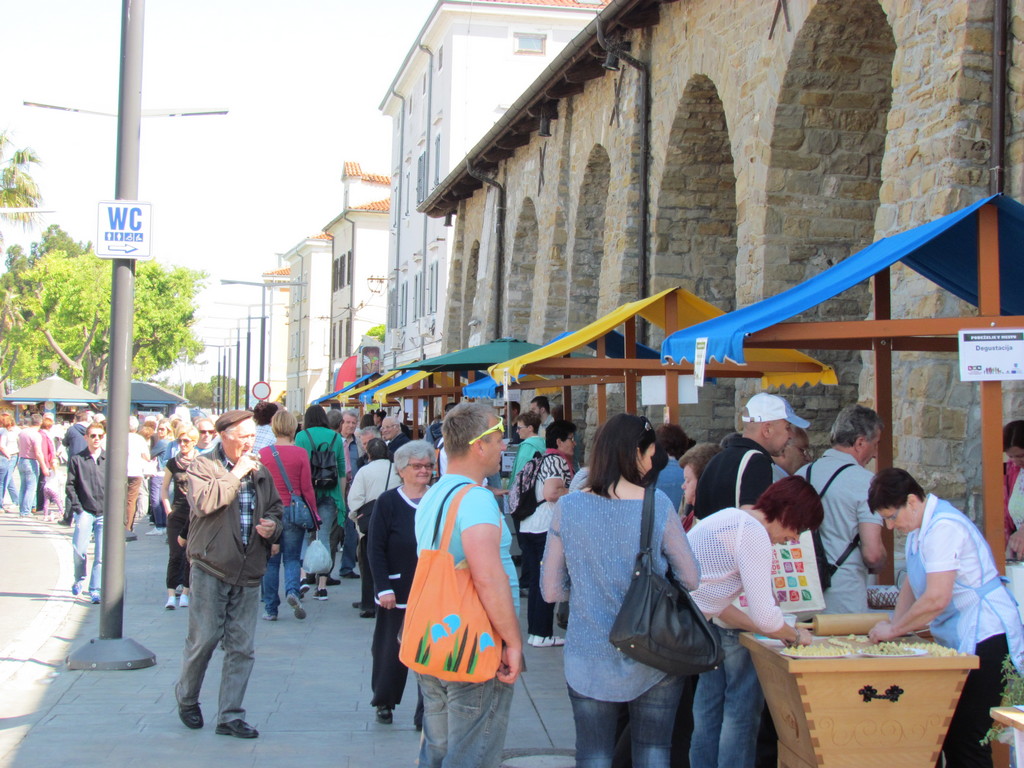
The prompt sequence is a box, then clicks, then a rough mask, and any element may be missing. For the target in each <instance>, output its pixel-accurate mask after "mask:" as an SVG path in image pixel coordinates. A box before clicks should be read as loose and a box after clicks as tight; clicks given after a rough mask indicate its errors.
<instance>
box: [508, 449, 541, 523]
mask: <svg viewBox="0 0 1024 768" xmlns="http://www.w3.org/2000/svg"><path fill="white" fill-rule="evenodd" d="M543 463H544V455H543V454H542V453H541V452H540V451H538V452H537V453H535V454H534V455H533V458H532V459H530V460H529V461H528V462H526V464H524V465H523V468H522V469H521V470H519V474H517V475H516V476H515V478H514V479H513V480H512V486H511V487H510V488H509V490H508V512H509V514H510V515H512V519H513V520H515V521H517V522H522V521H523V520H525V519H526V518H528V517H529V516H530V515H532V514H533V513H534V512H536V511H537V505H538V504H539V502H538V501H537V491H536V487H537V474H538V473H539V472H540V465H541V464H543Z"/></svg>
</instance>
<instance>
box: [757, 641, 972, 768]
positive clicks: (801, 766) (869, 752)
mask: <svg viewBox="0 0 1024 768" xmlns="http://www.w3.org/2000/svg"><path fill="white" fill-rule="evenodd" d="M740 642H741V643H743V645H744V646H746V648H747V649H748V650H749V651H750V655H751V658H752V659H753V662H754V667H755V668H756V670H757V676H758V679H759V680H760V682H761V688H762V689H763V690H764V695H765V699H766V700H767V702H768V708H769V710H770V711H771V713H772V719H773V720H774V721H775V729H776V730H777V731H778V735H779V766H780V768H811V767H812V766H824V768H833V766H851V767H852V766H856V768H865V766H880V767H881V766H884V767H885V768H889V766H894V765H898V766H900V767H901V768H913V767H914V766H920V767H921V768H932V767H933V766H934V765H935V761H936V760H937V759H938V757H939V751H940V750H941V748H942V741H943V739H944V738H945V736H946V730H947V728H948V727H949V722H950V719H951V718H952V716H953V710H954V709H955V708H956V704H957V701H959V699H960V691H961V690H962V689H963V686H964V681H965V680H966V678H967V673H968V672H969V671H970V670H972V669H977V667H978V657H977V656H941V657H940V656H931V655H927V654H926V655H922V656H915V657H910V658H906V657H899V658H869V657H864V656H847V657H844V658H833V659H828V658H802V659H801V658H789V657H787V656H783V655H782V654H781V651H783V650H785V649H784V647H783V646H782V645H781V643H779V641H777V640H768V639H762V638H759V637H756V636H754V635H752V634H749V633H744V634H743V635H742V636H741V638H740ZM815 642H816V643H818V642H824V639H823V638H815Z"/></svg>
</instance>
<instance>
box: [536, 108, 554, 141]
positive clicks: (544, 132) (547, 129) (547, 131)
mask: <svg viewBox="0 0 1024 768" xmlns="http://www.w3.org/2000/svg"><path fill="white" fill-rule="evenodd" d="M537 135H538V136H540V137H541V138H544V139H546V138H549V137H550V136H551V118H550V117H549V116H548V115H547V114H545V113H543V112H542V113H541V115H540V124H539V126H538V128H537Z"/></svg>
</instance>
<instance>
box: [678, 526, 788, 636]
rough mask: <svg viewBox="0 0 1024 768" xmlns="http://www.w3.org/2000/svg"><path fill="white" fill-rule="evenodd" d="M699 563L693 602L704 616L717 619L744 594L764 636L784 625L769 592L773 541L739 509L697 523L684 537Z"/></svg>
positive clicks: (751, 614)
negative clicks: (698, 581)
mask: <svg viewBox="0 0 1024 768" xmlns="http://www.w3.org/2000/svg"><path fill="white" fill-rule="evenodd" d="M687 535H688V537H689V539H690V547H691V549H693V554H694V556H695V557H696V558H697V562H698V563H699V564H700V586H699V587H698V588H697V590H696V591H695V592H693V593H692V595H693V600H694V602H695V603H697V606H698V607H699V608H700V609H701V610H702V611H703V612H704V615H705V616H717V615H718V614H720V613H721V612H722V611H723V610H724V609H725V608H726V607H727V606H728V605H729V604H731V603H732V601H733V600H735V599H736V598H737V597H738V596H739V594H740V592H746V593H747V605H748V609H747V612H748V613H749V614H750V618H751V620H752V621H753V622H754V624H755V625H757V627H758V629H760V630H761V631H762V632H777V631H778V630H779V629H781V628H782V625H783V623H784V621H783V618H782V609H781V608H779V606H777V605H776V604H775V595H774V593H773V592H772V553H773V549H772V542H771V539H770V538H769V537H768V531H767V530H766V529H765V527H764V526H763V525H761V523H760V522H759V521H758V520H756V519H755V518H753V517H752V516H751V515H750V514H749V513H747V512H745V511H744V510H742V509H735V508H729V509H723V510H721V511H719V512H715V513H714V514H713V515H709V516H708V517H706V518H704V519H703V520H700V521H698V522H697V525H695V526H694V527H693V528H691V529H690V532H689V533H688V534H687Z"/></svg>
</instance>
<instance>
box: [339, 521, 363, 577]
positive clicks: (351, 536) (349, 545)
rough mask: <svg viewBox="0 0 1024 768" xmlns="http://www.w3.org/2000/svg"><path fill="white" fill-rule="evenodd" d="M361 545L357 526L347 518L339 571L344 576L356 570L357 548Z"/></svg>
mask: <svg viewBox="0 0 1024 768" xmlns="http://www.w3.org/2000/svg"><path fill="white" fill-rule="evenodd" d="M358 544H359V530H358V529H357V528H356V524H355V523H353V522H352V521H351V520H349V519H348V516H347V515H346V516H345V542H344V543H343V544H342V545H341V567H340V568H339V569H338V571H339V573H341V574H342V575H344V574H346V573H352V571H354V570H355V569H356V546H357V545H358Z"/></svg>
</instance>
